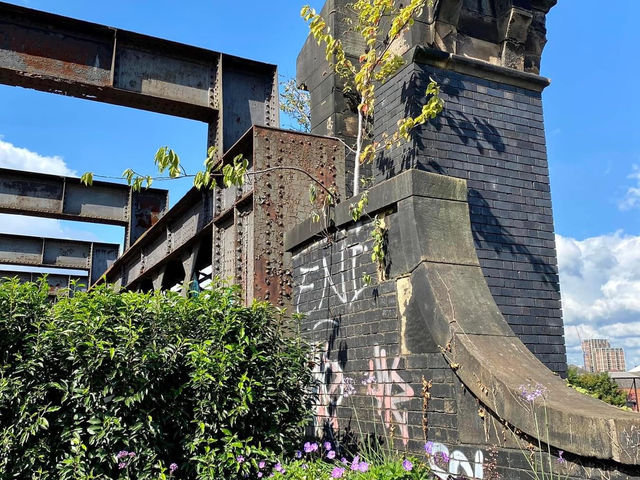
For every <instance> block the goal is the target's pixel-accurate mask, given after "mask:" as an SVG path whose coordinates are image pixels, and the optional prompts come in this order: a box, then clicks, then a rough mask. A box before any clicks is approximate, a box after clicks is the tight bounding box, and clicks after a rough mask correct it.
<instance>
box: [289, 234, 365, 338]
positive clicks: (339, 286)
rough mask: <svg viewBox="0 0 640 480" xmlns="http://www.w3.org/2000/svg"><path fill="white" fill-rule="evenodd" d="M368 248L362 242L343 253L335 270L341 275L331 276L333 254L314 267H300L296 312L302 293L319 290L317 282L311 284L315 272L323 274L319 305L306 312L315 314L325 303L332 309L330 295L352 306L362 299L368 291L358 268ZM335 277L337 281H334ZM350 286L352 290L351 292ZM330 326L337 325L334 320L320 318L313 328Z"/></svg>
mask: <svg viewBox="0 0 640 480" xmlns="http://www.w3.org/2000/svg"><path fill="white" fill-rule="evenodd" d="M361 229H362V227H357V228H356V229H354V230H353V233H354V234H355V235H357V234H358V233H359V232H360V230H361ZM367 250H368V249H367V246H366V245H363V244H362V243H356V244H354V245H351V246H349V247H347V248H345V249H343V250H341V252H340V262H339V263H338V264H337V266H336V267H335V269H336V270H337V271H338V272H339V274H337V275H335V274H334V273H332V263H331V254H330V253H329V254H327V255H324V256H323V257H322V258H320V259H319V260H317V261H316V262H314V263H313V264H312V265H308V266H306V267H301V268H300V273H301V275H302V278H301V281H300V287H299V288H298V298H297V299H296V309H297V311H298V312H300V298H301V296H302V294H303V293H305V292H309V291H313V290H315V289H316V288H318V287H317V285H316V282H310V281H308V276H309V275H310V274H313V273H316V272H322V274H323V280H322V293H321V295H320V300H319V301H318V304H317V305H315V306H314V307H313V308H311V309H309V310H308V311H307V312H305V313H312V312H315V311H318V310H321V309H322V308H323V307H324V306H325V303H326V305H327V306H329V296H331V295H335V298H336V300H337V301H338V302H340V303H341V304H349V303H351V302H354V301H356V300H358V298H360V295H362V292H363V291H364V289H365V288H366V285H364V282H363V281H362V279H360V278H358V277H357V276H356V265H357V260H358V256H360V255H361V254H363V253H365V252H366V251H367ZM334 277H335V278H334ZM349 287H352V288H351V289H350V288H349ZM325 323H329V324H335V321H334V320H332V319H329V318H324V319H320V320H319V321H317V322H316V324H315V326H314V329H316V328H318V327H319V326H321V325H323V324H325Z"/></svg>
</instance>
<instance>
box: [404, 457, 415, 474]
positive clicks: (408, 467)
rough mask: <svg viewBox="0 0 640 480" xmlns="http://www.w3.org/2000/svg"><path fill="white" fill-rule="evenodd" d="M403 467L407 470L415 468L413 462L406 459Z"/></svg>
mask: <svg viewBox="0 0 640 480" xmlns="http://www.w3.org/2000/svg"><path fill="white" fill-rule="evenodd" d="M402 468H404V469H405V470H406V471H407V472H410V471H411V470H413V463H411V462H410V461H409V460H407V459H405V460H404V462H402Z"/></svg>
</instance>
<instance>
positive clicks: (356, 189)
mask: <svg viewBox="0 0 640 480" xmlns="http://www.w3.org/2000/svg"><path fill="white" fill-rule="evenodd" d="M362 117H363V115H362V111H361V110H360V108H358V138H357V139H356V160H355V164H354V166H353V196H354V197H355V196H356V195H358V194H359V193H360V152H362V120H363V118H362Z"/></svg>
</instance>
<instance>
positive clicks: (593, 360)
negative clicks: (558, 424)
mask: <svg viewBox="0 0 640 480" xmlns="http://www.w3.org/2000/svg"><path fill="white" fill-rule="evenodd" d="M582 353H583V356H584V369H585V370H586V371H587V372H592V373H596V372H624V371H625V370H626V365H625V361H624V350H623V349H622V348H613V347H611V345H610V344H609V340H603V339H600V338H592V339H589V340H583V341H582Z"/></svg>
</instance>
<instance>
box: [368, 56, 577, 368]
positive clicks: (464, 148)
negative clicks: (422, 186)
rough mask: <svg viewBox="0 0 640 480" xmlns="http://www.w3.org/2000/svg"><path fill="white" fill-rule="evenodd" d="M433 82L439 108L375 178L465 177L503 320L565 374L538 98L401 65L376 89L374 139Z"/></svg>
mask: <svg viewBox="0 0 640 480" xmlns="http://www.w3.org/2000/svg"><path fill="white" fill-rule="evenodd" d="M429 77H432V78H433V79H435V80H436V81H438V83H439V84H440V85H441V87H442V97H443V99H444V100H445V102H446V103H445V110H444V111H443V113H442V114H441V115H440V116H439V117H438V118H437V119H435V120H434V121H432V122H431V123H429V124H427V125H425V126H423V127H420V128H419V129H416V131H415V132H414V135H413V140H412V143H411V145H409V146H408V147H405V148H404V149H395V150H392V151H391V152H390V153H387V154H385V156H384V157H383V158H381V159H379V161H378V162H377V165H376V168H375V169H374V170H376V177H377V180H378V181H380V180H383V179H387V178H389V177H391V176H393V175H395V174H398V173H400V172H401V171H403V170H406V169H407V168H419V169H424V170H428V171H432V172H437V173H442V174H445V175H451V176H454V177H460V178H464V179H466V180H467V183H468V187H469V206H470V213H471V222H472V230H473V235H474V239H475V243H476V249H477V253H478V257H479V259H480V263H481V265H482V269H483V272H484V275H485V277H486V279H487V283H488V284H489V287H490V289H491V293H492V294H493V296H494V298H495V300H496V303H497V304H498V306H499V307H500V310H501V312H502V314H503V315H504V316H505V318H506V320H507V321H508V322H509V324H510V325H511V327H512V328H513V330H514V332H515V333H516V334H517V335H518V336H519V337H520V338H521V339H522V341H523V342H524V343H525V345H527V347H528V348H529V349H530V350H531V351H532V352H533V353H534V354H535V355H536V356H537V357H538V358H539V359H540V360H541V361H542V362H543V363H545V364H546V365H547V366H548V367H549V368H550V369H551V370H553V371H555V372H558V373H559V374H560V375H565V373H566V352H565V344H564V327H563V322H562V312H561V306H560V290H559V280H558V268H557V257H556V248H555V239H554V232H553V216H552V211H551V194H550V188H549V173H548V166H547V155H546V147H545V134H544V123H543V115H542V100H541V94H540V93H539V92H536V91H531V90H527V89H524V88H518V87H514V86H511V85H506V84H501V83H496V82H494V81H489V80H484V79H482V78H478V77H473V76H470V75H463V74H460V73H456V72H452V71H448V70H441V69H438V68H434V67H432V66H429V65H422V64H418V63H411V64H408V65H407V66H406V67H405V68H404V69H403V70H402V71H401V72H400V73H399V74H398V75H397V76H395V77H394V78H393V79H392V80H390V81H389V82H388V83H387V84H385V85H383V86H382V87H380V88H379V90H378V99H379V104H378V106H377V110H376V119H375V127H376V134H377V135H378V136H379V135H381V133H382V132H387V133H392V132H393V131H394V130H395V128H396V122H397V121H398V120H399V119H400V118H403V117H405V116H406V115H408V114H414V115H415V114H416V112H417V111H418V110H419V108H420V102H421V101H423V100H424V92H425V90H426V86H427V84H428V82H429Z"/></svg>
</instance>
